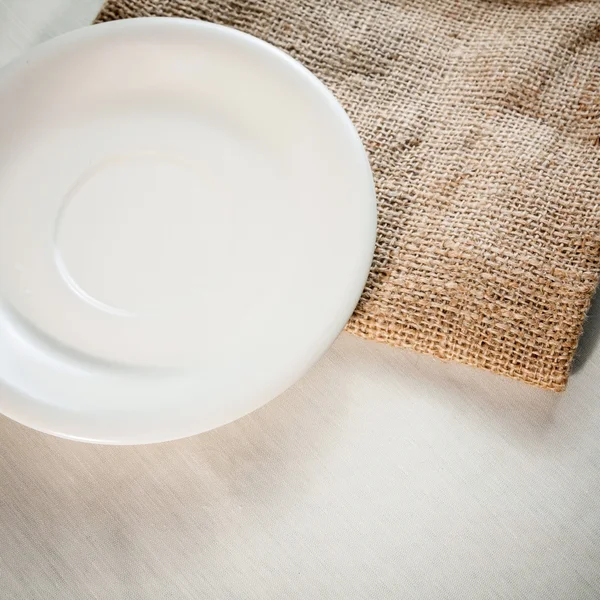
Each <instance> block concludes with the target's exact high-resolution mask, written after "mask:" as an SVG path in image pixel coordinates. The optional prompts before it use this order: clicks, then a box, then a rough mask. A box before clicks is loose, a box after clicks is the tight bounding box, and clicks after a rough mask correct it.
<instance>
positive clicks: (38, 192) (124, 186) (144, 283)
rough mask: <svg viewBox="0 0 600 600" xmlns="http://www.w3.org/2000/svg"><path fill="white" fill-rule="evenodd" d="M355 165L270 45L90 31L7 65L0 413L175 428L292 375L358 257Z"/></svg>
mask: <svg viewBox="0 0 600 600" xmlns="http://www.w3.org/2000/svg"><path fill="white" fill-rule="evenodd" d="M375 229H376V206H375V194H374V189H373V181H372V175H371V171H370V168H369V164H368V161H367V158H366V155H365V152H364V150H363V147H362V145H361V142H360V140H359V138H358V135H357V134H356V131H355V130H354V128H353V126H352V124H351V122H350V120H349V119H348V117H347V116H346V114H345V113H344V111H343V110H342V108H341V107H340V105H339V104H338V103H337V102H336V100H335V99H334V97H333V96H332V94H331V93H330V92H329V91H328V90H327V89H326V88H325V86H324V85H323V84H322V83H320V82H319V81H318V80H317V79H316V78H315V77H314V76H313V75H312V74H311V73H309V72H308V71H307V70H306V69H305V68H304V67H302V66H301V65H300V64H299V63H297V62H295V61H294V60H293V59H291V58H290V57H289V56H287V55H286V54H284V53H283V52H281V51H279V50H277V49H275V48H274V47H272V46H270V45H268V44H266V43H264V42H261V41H259V40H257V39H255V38H253V37H250V36H248V35H245V34H242V33H240V32H237V31H235V30H233V29H228V28H224V27H219V26H216V25H211V24H207V23H202V22H198V21H186V20H180V19H135V20H129V21H117V22H113V23H109V24H104V25H96V26H93V27H88V28H85V29H80V30H78V31H75V32H72V33H69V34H67V35H64V36H62V37H60V38H56V39H54V40H52V41H50V42H48V43H46V44H43V45H41V46H38V47H37V48H35V49H33V50H32V51H31V52H29V53H28V54H26V55H25V56H23V57H21V58H20V59H19V60H18V61H16V62H14V63H12V64H11V65H9V66H8V67H6V68H5V69H3V70H2V71H0V381H2V382H3V385H2V387H1V388H0V411H2V412H3V413H4V414H6V415H8V416H9V417H11V418H13V419H15V420H17V421H19V422H21V423H24V424H26V425H29V426H31V427H34V428H36V429H40V430H42V431H46V432H49V433H53V434H55V435H59V436H64V437H69V438H73V439H79V440H86V441H94V442H105V443H146V442H157V441H163V440H169V439H175V438H180V437H184V436H188V435H192V434H195V433H199V432H201V431H205V430H207V429H211V428H213V427H217V426H219V425H222V424H224V423H227V422H229V421H231V420H233V419H236V418H238V417H240V416H242V415H244V414H246V413H248V412H250V411H252V410H254V409H255V408H257V407H259V406H261V405H262V404H264V403H265V402H267V401H269V400H271V399H272V398H274V397H275V396H277V395H278V394H279V393H281V392H282V391H283V390H285V389H286V388H287V387H288V386H290V385H291V384H292V383H294V382H295V381H296V380H297V379H298V378H299V377H300V376H301V375H302V374H303V373H304V372H305V371H306V370H307V369H308V368H309V367H310V366H311V365H312V364H314V362H315V361H316V360H317V359H318V358H319V357H320V356H321V354H322V353H323V352H324V351H325V349H326V348H327V347H328V346H329V345H330V344H331V342H332V341H333V340H334V339H335V337H336V336H337V335H338V334H339V332H340V331H341V330H342V328H343V326H344V324H345V323H346V321H347V319H348V318H349V317H350V315H351V313H352V310H353V308H354V306H355V305H356V302H357V301H358V298H359V296H360V293H361V290H362V288H363V286H364V283H365V280H366V277H367V273H368V269H369V265H370V262H371V258H372V255H373V248H374V241H375Z"/></svg>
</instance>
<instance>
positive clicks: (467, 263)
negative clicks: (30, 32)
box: [97, 0, 600, 391]
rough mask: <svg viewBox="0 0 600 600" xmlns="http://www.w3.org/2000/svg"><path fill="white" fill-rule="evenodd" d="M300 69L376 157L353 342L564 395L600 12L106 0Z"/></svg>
mask: <svg viewBox="0 0 600 600" xmlns="http://www.w3.org/2000/svg"><path fill="white" fill-rule="evenodd" d="M142 16H164V17H167V16H169V17H170V16H177V17H187V18H194V19H202V20H206V21H211V22H215V23H220V24H224V25H228V26H231V27H235V28H236V29H240V30H242V31H245V32H248V33H250V34H252V35H255V36H257V37H259V38H262V39H263V40H266V41H268V42H270V43H272V44H274V45H275V46H278V47H279V48H281V49H283V50H284V51H286V52H288V53H289V54H291V55H292V56H294V57H295V58H296V59H298V60H299V61H301V62H302V63H303V64H305V65H306V66H307V67H308V68H309V69H310V70H311V71H313V73H315V74H316V75H317V76H318V77H319V78H320V79H321V80H322V81H323V82H324V83H325V84H326V85H327V86H328V87H329V88H330V89H331V90H332V91H333V93H334V94H335V95H336V97H337V98H338V100H339V101H340V102H341V104H342V105H343V107H344V108H345V110H346V111H347V113H348V114H349V116H350V118H351V119H352V121H353V122H354V124H355V125H356V127H357V129H358V132H359V134H360V136H361V138H362V140H363V143H364V145H365V148H366V150H367V152H368V154H369V159H370V162H371V166H372V169H373V173H374V178H375V185H376V190H377V197H378V211H379V218H378V236H377V247H376V251H375V256H374V260H373V265H372V269H371V273H370V276H369V280H368V282H367V285H366V287H365V290H364V293H363V295H362V298H361V300H360V303H359V305H358V306H357V308H356V311H355V313H354V315H353V317H352V319H351V320H350V322H349V323H348V325H347V330H348V331H350V332H352V333H354V334H356V335H359V336H362V337H365V338H368V339H374V340H377V341H380V342H385V343H388V344H392V345H394V346H400V347H406V348H411V349H413V350H416V351H418V352H422V353H426V354H431V355H434V356H437V357H439V358H441V359H444V360H454V361H459V362H462V363H466V364H469V365H472V366H475V367H480V368H483V369H487V370H490V371H493V372H496V373H499V374H502V375H507V376H510V377H513V378H516V379H520V380H522V381H525V382H527V383H530V384H534V385H537V386H541V387H544V388H548V389H553V390H558V391H559V390H562V389H564V387H565V385H566V383H567V379H568V375H569V370H570V366H571V363H572V359H573V356H574V353H575V350H576V347H577V341H578V338H579V336H580V334H581V331H582V326H583V322H584V319H585V315H586V312H587V310H588V308H589V305H590V301H591V298H592V295H593V293H594V290H595V287H596V285H597V282H598V275H599V271H600V2H598V1H597V0H588V1H585V0H583V1H573V2H569V1H565V0H554V1H553V0H108V1H107V2H106V4H105V5H104V7H103V9H102V11H101V12H100V14H99V15H98V18H97V21H98V22H100V21H109V20H113V19H123V18H130V17H142Z"/></svg>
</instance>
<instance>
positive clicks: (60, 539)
mask: <svg viewBox="0 0 600 600" xmlns="http://www.w3.org/2000/svg"><path fill="white" fill-rule="evenodd" d="M163 1H164V0H163ZM282 1H286V0H282ZM290 1H291V0H290ZM99 4H100V2H99V0H0V63H4V62H6V61H8V60H10V59H11V58H12V57H14V56H15V55H17V54H18V53H19V52H21V51H23V50H24V49H26V48H27V47H28V46H30V45H32V44H34V43H37V42H40V41H43V40H44V39H46V38H48V37H50V36H52V35H56V34H58V33H60V32H62V31H65V30H68V29H71V28H74V27H77V26H79V25H84V24H86V23H89V22H90V21H91V19H92V17H93V15H94V14H95V12H96V10H97V8H98V7H99ZM0 107H1V98H0ZM595 312H596V314H594V315H592V316H591V317H590V320H589V321H588V323H587V327H586V334H585V337H584V340H583V342H582V345H581V357H580V359H579V361H578V369H577V372H576V373H575V374H574V375H573V377H572V379H571V382H570V384H569V388H568V391H567V392H566V393H564V394H554V393H551V392H543V391H541V390H537V389H534V388H530V387H528V386H525V385H523V384H520V383H516V382H513V381H510V380H507V379H503V378H501V377H497V376H494V375H491V374H488V373H483V372H479V371H476V370H474V369H471V368H469V367H464V366H460V365H453V364H444V363H441V362H439V361H437V360H435V359H432V358H429V357H424V356H419V355H416V354H414V353H412V352H408V351H402V350H394V349H391V348H387V347H383V346H380V345H377V344H374V343H369V342H364V341H362V340H358V339H354V338H352V337H350V336H348V335H342V336H341V337H340V339H339V340H338V341H337V342H336V344H335V345H334V347H333V348H332V349H331V350H330V351H329V353H328V354H327V355H326V356H325V358H324V359H322V360H321V362H320V363H319V364H318V365H317V366H316V367H315V368H314V369H313V370H312V371H311V372H310V373H309V374H308V375H307V376H306V377H305V378H304V379H303V380H302V381H301V382H299V383H298V384H297V385H296V386H295V387H294V388H293V389H291V390H289V391H288V392H287V393H285V394H284V395H283V396H281V397H280V398H278V399H276V400H274V401H273V402H271V403H270V404H268V405H267V406H266V407H264V408H263V409H261V410H259V411H257V412H256V413H254V414H252V415H250V416H249V417H246V418H244V419H242V420H240V421H238V422H236V423H233V424H231V425H229V426H226V427H223V428H221V429H219V430H216V431H213V432H210V433H208V434H204V435H200V436H196V437H194V438H190V439H187V440H183V441H179V442H173V443H167V444H160V445H157V446H144V447H124V448H119V447H103V446H90V445H85V444H78V443H75V442H69V441H65V440H59V439H55V438H52V437H50V436H47V435H43V434H40V433H37V432H35V431H31V430H28V429H26V428H25V427H22V426H20V425H17V424H16V423H13V422H11V421H9V420H8V419H6V418H2V417H0V598H2V600H4V599H6V600H9V599H10V600H13V599H14V600H16V599H23V600H34V599H36V600H37V599H40V600H53V599H60V600H66V599H69V598H77V599H80V598H81V599H84V598H85V599H87V598H97V599H102V600H109V599H110V600H114V599H117V598H123V599H128V600H134V599H135V600H137V599H140V600H141V599H144V600H146V599H152V600H154V599H156V600H158V599H161V600H162V599H184V598H185V599H187V598H190V599H192V598H193V599H199V598H210V599H230V598H235V599H237V598H240V599H252V598H256V599H260V600H268V599H273V600H275V599H277V600H280V599H283V598H285V599H288V598H293V599H296V598H297V599H298V600H300V599H301V600H306V599H310V598H344V599H347V598H352V599H359V598H360V599H362V598H364V599H372V598H382V599H383V598H385V599H390V600H391V599H402V600H408V599H413V598H414V599H415V600H416V599H418V600H427V599H432V600H440V599H444V598H449V599H457V600H458V599H460V600H468V599H477V600H480V599H488V598H490V599H491V598H502V599H507V598H510V599H512V598H524V599H527V600H536V599H539V600H563V599H569V600H584V599H590V600H592V599H594V600H597V599H598V598H600V343H597V341H598V337H599V336H600V310H596V311H595ZM0 393H7V392H6V390H4V391H0Z"/></svg>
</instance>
